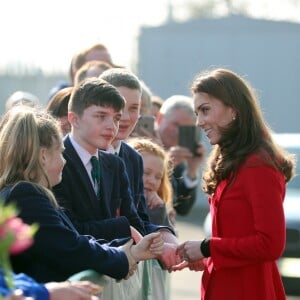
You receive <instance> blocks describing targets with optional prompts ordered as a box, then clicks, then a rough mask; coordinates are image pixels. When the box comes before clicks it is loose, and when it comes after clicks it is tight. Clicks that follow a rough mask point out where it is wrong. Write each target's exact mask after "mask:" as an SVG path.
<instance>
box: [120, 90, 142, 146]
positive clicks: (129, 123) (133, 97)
mask: <svg viewBox="0 0 300 300" xmlns="http://www.w3.org/2000/svg"><path fill="white" fill-rule="evenodd" d="M117 89H118V91H119V92H120V94H121V95H122V96H123V97H124V98H125V100H126V104H125V107H124V111H123V114H122V117H121V119H120V126H119V130H118V134H117V136H116V138H115V141H117V140H125V139H127V138H128V137H129V135H130V134H131V132H132V131H133V129H134V127H135V125H136V122H137V120H138V117H139V115H140V104H141V92H140V91H139V90H136V89H130V88H127V87H125V86H120V87H117Z"/></svg>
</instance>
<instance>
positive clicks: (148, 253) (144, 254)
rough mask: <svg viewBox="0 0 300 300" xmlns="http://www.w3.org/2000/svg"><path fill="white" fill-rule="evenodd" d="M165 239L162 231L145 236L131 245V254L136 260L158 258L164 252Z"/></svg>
mask: <svg viewBox="0 0 300 300" xmlns="http://www.w3.org/2000/svg"><path fill="white" fill-rule="evenodd" d="M163 249H164V240H163V238H162V234H161V233H160V232H154V233H150V234H148V235H146V236H144V237H143V238H142V239H141V240H140V242H139V243H138V244H136V245H133V246H132V247H131V255H132V256H133V257H134V259H135V260H136V261H140V260H146V259H152V258H156V257H157V256H159V255H161V254H162V253H163Z"/></svg>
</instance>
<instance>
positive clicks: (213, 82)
mask: <svg viewBox="0 0 300 300" xmlns="http://www.w3.org/2000/svg"><path fill="white" fill-rule="evenodd" d="M192 92H193V97H194V107H195V112H196V114H197V125H198V126H199V127H200V128H201V129H202V130H203V131H204V133H205V134H206V136H207V138H208V139H209V141H210V143H211V145H213V146H214V148H213V150H212V152H211V154H210V157H209V160H208V164H207V168H206V170H205V171H204V173H203V179H204V185H203V189H204V191H205V192H206V193H207V194H208V195H209V196H210V198H209V203H210V212H211V216H212V237H211V238H207V239H204V240H203V241H187V242H185V243H183V244H182V245H181V246H180V247H179V249H178V251H179V252H181V253H182V256H183V258H184V259H186V260H187V261H188V262H189V263H192V262H193V261H195V260H199V259H203V258H205V259H204V261H206V264H205V268H204V273H203V277H202V285H201V299H205V300H207V299H209V300H220V299H222V300H235V299H236V300H247V299H249V300H250V299H251V300H253V299H255V300H260V299H261V300H271V299H272V300H273V299H274V300H275V299H276V300H281V299H285V298H286V297H285V292H284V288H283V284H282V281H281V278H280V275H279V272H278V269H277V266H276V260H277V259H278V258H279V257H280V256H281V254H282V252H283V250H284V246H285V219H284V211H283V200H284V196H285V189H286V187H285V186H286V182H288V181H289V180H290V179H291V177H292V176H293V173H294V160H293V157H292V156H291V155H290V154H288V153H286V152H284V150H283V149H281V148H280V147H279V146H278V145H276V144H274V142H273V140H272V137H271V133H270V132H271V131H270V129H269V127H268V125H267V124H266V122H265V121H264V119H263V116H262V113H261V110H260V108H259V104H258V102H257V100H256V97H255V95H254V92H253V90H252V89H251V87H250V86H249V85H248V83H247V82H246V81H245V80H244V79H242V78H241V77H240V76H238V75H237V74H235V73H233V72H232V71H230V70H226V69H215V70H212V71H210V72H205V73H202V74H200V75H199V76H197V77H196V78H195V80H194V82H193V84H192ZM206 258H207V259H206Z"/></svg>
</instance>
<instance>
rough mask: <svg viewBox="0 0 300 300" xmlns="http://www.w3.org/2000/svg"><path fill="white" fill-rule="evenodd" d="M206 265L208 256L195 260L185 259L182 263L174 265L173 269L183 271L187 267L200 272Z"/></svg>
mask: <svg viewBox="0 0 300 300" xmlns="http://www.w3.org/2000/svg"><path fill="white" fill-rule="evenodd" d="M205 265H206V258H202V259H199V260H194V261H186V260H184V261H183V262H182V263H180V264H178V265H176V266H173V267H172V271H181V270H183V269H185V268H189V269H190V270H191V271H195V272H199V271H203V270H204V268H205Z"/></svg>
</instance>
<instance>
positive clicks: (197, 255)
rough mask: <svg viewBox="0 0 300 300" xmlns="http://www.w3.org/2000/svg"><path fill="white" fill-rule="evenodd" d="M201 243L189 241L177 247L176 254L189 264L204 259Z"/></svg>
mask: <svg viewBox="0 0 300 300" xmlns="http://www.w3.org/2000/svg"><path fill="white" fill-rule="evenodd" d="M200 245H201V241H187V242H184V243H183V244H181V245H179V246H178V247H177V250H176V253H177V254H179V255H181V257H182V259H183V260H186V261H188V262H190V261H194V260H199V259H201V258H203V257H204V256H203V254H202V252H201V250H200Z"/></svg>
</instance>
